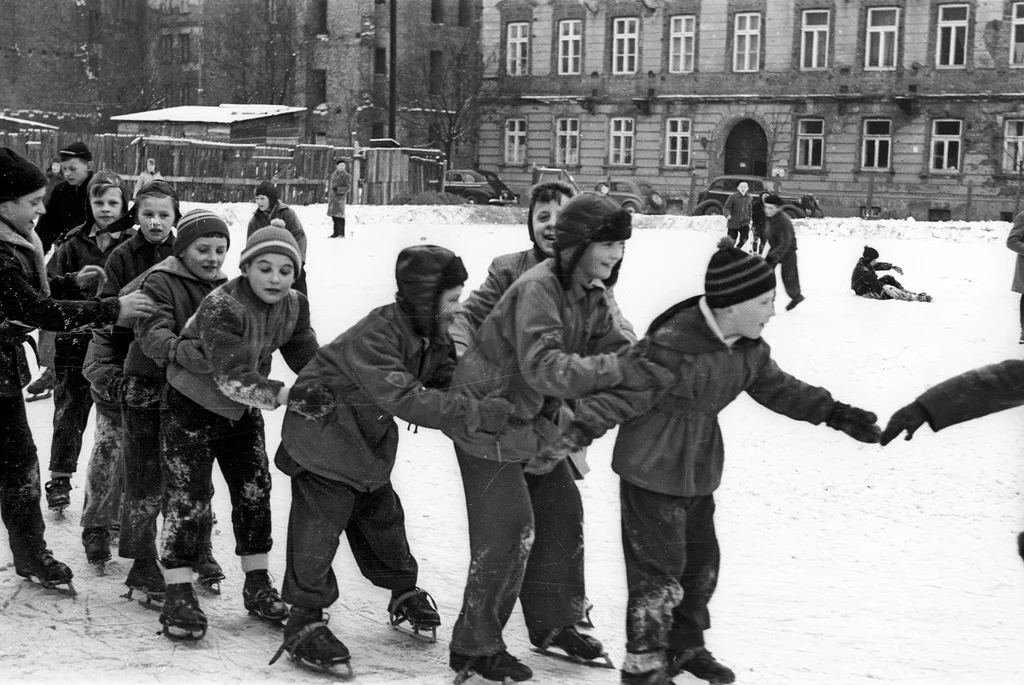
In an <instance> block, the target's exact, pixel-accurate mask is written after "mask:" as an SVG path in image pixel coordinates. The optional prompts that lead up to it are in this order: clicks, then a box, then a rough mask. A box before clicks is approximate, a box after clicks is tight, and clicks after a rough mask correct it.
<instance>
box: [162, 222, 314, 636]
mask: <svg viewBox="0 0 1024 685" xmlns="http://www.w3.org/2000/svg"><path fill="white" fill-rule="evenodd" d="M206 220H208V221H210V222H213V220H214V218H210V217H208V218H207V219H206ZM221 223H223V222H221ZM180 235H181V231H179V236H180ZM239 261H240V265H241V271H242V275H241V276H238V277H237V278H233V279H231V280H230V281H228V282H227V283H225V284H224V285H222V286H220V287H218V288H217V289H216V290H214V291H213V292H211V293H210V294H209V295H207V296H206V298H205V299H203V301H202V303H201V304H200V305H199V309H198V310H197V311H196V313H195V315H193V316H192V317H191V318H190V319H189V321H188V323H187V324H186V325H185V327H184V329H183V330H182V332H181V336H180V337H181V339H182V340H181V342H180V343H179V345H178V347H180V346H181V345H182V344H186V343H189V342H191V341H194V340H197V341H198V345H199V349H200V350H201V360H202V362H204V364H202V365H200V364H196V365H192V364H191V362H190V361H188V360H182V359H181V358H180V356H181V355H178V354H175V355H174V357H173V359H170V360H169V364H168V366H167V382H168V386H169V387H168V388H167V390H166V393H165V395H164V399H163V401H162V404H161V417H166V420H162V421H161V436H160V442H161V446H160V452H161V456H162V463H163V467H164V478H165V480H166V484H167V486H166V487H167V513H166V516H165V518H164V526H163V531H162V533H161V555H160V556H161V564H162V566H163V570H164V581H165V582H166V584H167V595H166V597H165V599H164V604H163V609H162V611H161V613H160V623H161V624H163V626H164V634H165V635H167V636H168V637H174V638H185V639H200V638H202V637H203V635H205V634H206V628H207V620H206V614H205V613H203V610H202V609H201V608H200V607H199V600H198V599H197V598H196V595H195V591H194V590H193V589H192V567H193V566H195V565H196V562H197V560H198V556H199V546H198V534H199V530H200V526H201V525H202V523H203V522H204V521H205V520H207V517H208V516H209V511H208V510H209V506H210V505H209V493H210V492H211V488H212V477H213V473H212V472H213V464H214V462H217V463H219V465H220V469H221V473H222V474H223V476H224V480H225V481H226V483H227V487H228V491H229V492H230V494H231V508H232V515H231V521H232V526H233V528H234V533H235V552H236V554H238V556H239V557H240V559H241V565H242V570H243V571H244V572H245V585H244V587H243V589H242V598H243V604H244V606H245V608H246V610H247V611H248V612H249V613H250V614H252V615H254V616H256V617H257V618H260V619H262V620H265V621H268V622H271V623H275V624H280V623H282V622H283V621H284V620H285V619H287V618H288V607H287V606H286V605H285V603H284V602H282V601H281V597H280V595H279V594H278V592H277V590H276V589H275V588H274V586H273V585H272V584H271V581H270V576H269V574H268V572H267V568H268V562H269V552H270V549H271V547H272V545H273V540H272V538H271V530H270V527H271V516H270V485H271V481H270V469H269V465H268V461H267V453H266V447H265V444H266V438H265V435H264V429H263V416H262V413H261V410H264V409H267V410H271V409H276V408H277V407H280V406H290V405H292V404H297V405H302V404H303V402H304V392H303V389H302V388H301V387H299V388H296V389H294V391H290V390H289V388H288V386H286V385H285V384H284V383H282V382H280V381H275V380H272V379H270V378H269V377H268V374H269V373H270V367H271V355H272V354H273V353H274V351H275V350H278V349H279V350H280V351H281V354H282V356H283V357H284V360H285V362H286V363H287V364H288V366H289V367H290V368H291V369H292V371H294V372H296V373H298V372H300V371H301V370H302V368H303V367H304V366H305V365H306V364H308V363H309V361H310V360H311V359H312V358H313V355H314V354H315V353H316V350H317V342H316V333H314V331H313V329H312V327H311V326H310V323H309V301H308V300H307V299H306V296H305V295H303V294H302V293H299V292H296V291H294V290H292V288H291V285H292V283H293V282H294V280H295V277H296V275H297V274H298V273H299V270H300V269H301V268H302V255H301V253H300V252H299V246H298V245H297V244H296V242H295V239H294V238H293V237H292V235H291V233H289V232H288V231H287V230H284V229H280V228H274V227H267V228H261V229H259V230H257V231H255V232H254V233H253V234H252V235H251V236H249V239H248V240H247V241H246V243H245V249H244V250H242V255H241V258H240V260H239ZM205 270H206V271H207V272H210V273H212V272H214V271H216V269H215V268H214V266H213V264H212V263H211V264H209V265H208V266H206V267H205ZM182 361H185V363H184V364H183V363H182ZM204 366H205V368H203V367H204Z"/></svg>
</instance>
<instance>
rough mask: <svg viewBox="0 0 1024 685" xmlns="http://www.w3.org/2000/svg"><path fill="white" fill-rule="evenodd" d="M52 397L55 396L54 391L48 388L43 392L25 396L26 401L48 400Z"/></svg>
mask: <svg viewBox="0 0 1024 685" xmlns="http://www.w3.org/2000/svg"><path fill="white" fill-rule="evenodd" d="M51 397H53V391H52V390H47V391H46V392H41V393H38V394H35V395H29V396H28V397H26V398H25V401H26V402H38V401H39V400H47V399H50V398H51Z"/></svg>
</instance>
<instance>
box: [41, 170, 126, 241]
mask: <svg viewBox="0 0 1024 685" xmlns="http://www.w3.org/2000/svg"><path fill="white" fill-rule="evenodd" d="M92 176H93V175H92V173H91V172H90V173H89V176H88V177H87V178H86V179H85V181H84V182H83V183H82V184H81V185H77V186H73V185H71V184H70V183H68V182H67V181H61V182H60V183H58V184H57V186H56V187H55V188H54V189H53V192H52V193H50V201H49V202H47V203H46V214H43V215H42V216H41V217H39V221H37V222H36V233H37V234H38V235H39V239H40V240H42V241H43V252H44V253H46V252H49V251H50V246H52V245H55V244H57V243H59V242H61V240H63V239H64V236H65V235H66V234H67V233H68V232H69V231H71V230H72V229H73V228H75V227H76V226H81V225H82V224H84V223H85V222H86V221H88V220H89V190H88V187H89V181H91V180H92ZM125 201H126V202H127V198H125ZM125 209H127V206H126V207H125Z"/></svg>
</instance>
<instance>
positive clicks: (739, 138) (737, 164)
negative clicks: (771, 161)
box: [725, 119, 768, 176]
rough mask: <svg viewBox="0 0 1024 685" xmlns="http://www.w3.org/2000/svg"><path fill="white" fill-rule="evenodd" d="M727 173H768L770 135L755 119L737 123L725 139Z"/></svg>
mask: <svg viewBox="0 0 1024 685" xmlns="http://www.w3.org/2000/svg"><path fill="white" fill-rule="evenodd" d="M725 173H727V174H746V175H749V176H767V175H768V137H767V136H766V135H765V133H764V129H763V128H761V126H760V124H758V123H757V122H756V121H754V120H753V119H744V120H743V121H741V122H740V123H738V124H736V125H735V126H734V127H733V129H732V131H730V132H729V137H728V138H726V139H725Z"/></svg>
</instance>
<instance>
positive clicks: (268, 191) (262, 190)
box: [254, 181, 281, 207]
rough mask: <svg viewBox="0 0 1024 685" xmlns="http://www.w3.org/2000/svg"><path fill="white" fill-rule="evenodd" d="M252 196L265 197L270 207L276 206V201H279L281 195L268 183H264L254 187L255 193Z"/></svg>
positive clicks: (275, 187)
mask: <svg viewBox="0 0 1024 685" xmlns="http://www.w3.org/2000/svg"><path fill="white" fill-rule="evenodd" d="M254 195H266V196H267V199H268V200H270V206H271V207H273V206H274V205H276V204H277V201H278V200H279V199H281V194H280V193H279V192H278V191H277V186H275V185H274V184H273V183H271V182H270V181H264V182H263V183H260V184H259V185H258V186H256V192H255V193H254Z"/></svg>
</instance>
